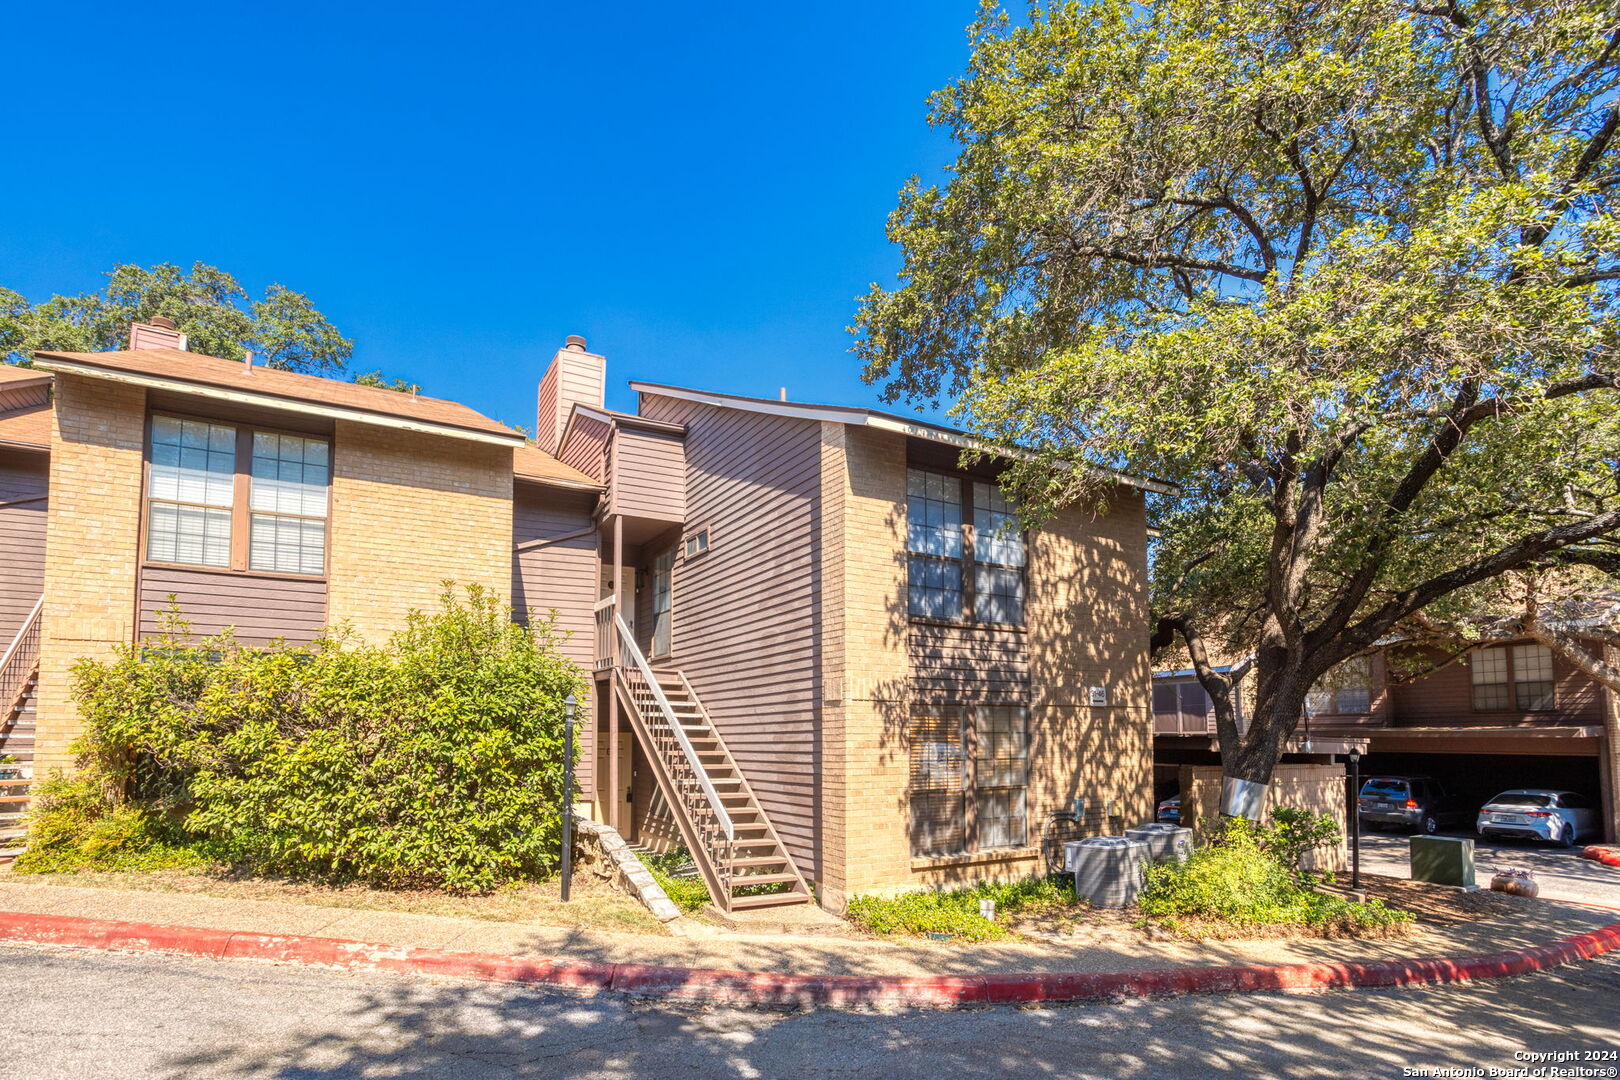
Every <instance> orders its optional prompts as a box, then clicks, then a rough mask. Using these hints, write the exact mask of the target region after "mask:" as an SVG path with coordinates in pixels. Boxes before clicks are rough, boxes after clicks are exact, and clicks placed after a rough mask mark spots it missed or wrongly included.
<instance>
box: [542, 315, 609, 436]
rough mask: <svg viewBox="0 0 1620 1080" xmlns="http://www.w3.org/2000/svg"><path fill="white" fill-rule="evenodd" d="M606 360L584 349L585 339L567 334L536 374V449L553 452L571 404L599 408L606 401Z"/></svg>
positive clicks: (566, 422)
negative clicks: (538, 394)
mask: <svg viewBox="0 0 1620 1080" xmlns="http://www.w3.org/2000/svg"><path fill="white" fill-rule="evenodd" d="M606 394H607V360H606V359H604V358H603V357H601V356H598V355H596V354H595V353H590V352H586V351H585V339H584V338H582V337H580V336H579V335H578V334H569V335H568V339H567V342H566V343H565V344H564V345H563V347H562V348H560V349H558V350H557V355H556V356H554V357H552V359H551V366H550V367H548V368H546V373H545V374H544V375H542V376H541V377H540V401H539V407H538V408H537V409H536V410H535V425H534V439H535V442H537V443H539V444H540V449H542V450H545V451H546V452H548V453H556V452H557V446H558V444H560V443H561V442H562V436H563V428H565V427H567V426H568V416H569V414H570V413H571V412H573V409H574V406H575V405H588V406H590V407H591V408H593V409H600V408H602V406H603V403H604V402H605V401H606V400H607V397H606Z"/></svg>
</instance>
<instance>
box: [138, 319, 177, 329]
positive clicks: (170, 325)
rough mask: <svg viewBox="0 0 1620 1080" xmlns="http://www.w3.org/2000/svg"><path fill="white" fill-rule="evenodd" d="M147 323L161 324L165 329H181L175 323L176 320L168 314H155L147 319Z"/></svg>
mask: <svg viewBox="0 0 1620 1080" xmlns="http://www.w3.org/2000/svg"><path fill="white" fill-rule="evenodd" d="M146 325H148V326H160V327H162V328H163V329H165V330H177V329H179V328H178V327H177V326H175V325H174V320H173V319H171V318H169V317H168V316H167V315H154V316H152V317H151V318H150V319H147V320H146Z"/></svg>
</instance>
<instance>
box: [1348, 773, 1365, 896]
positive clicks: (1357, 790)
mask: <svg viewBox="0 0 1620 1080" xmlns="http://www.w3.org/2000/svg"><path fill="white" fill-rule="evenodd" d="M1345 759H1346V760H1347V761H1349V762H1350V789H1349V796H1350V798H1349V803H1350V810H1349V813H1350V887H1351V888H1352V889H1359V888H1361V750H1360V748H1358V747H1356V746H1351V747H1350V752H1349V753H1348V754H1346V755H1345Z"/></svg>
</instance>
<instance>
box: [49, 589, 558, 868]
mask: <svg viewBox="0 0 1620 1080" xmlns="http://www.w3.org/2000/svg"><path fill="white" fill-rule="evenodd" d="M558 639H559V635H558V632H557V631H556V630H555V629H554V627H553V626H552V625H551V623H550V622H548V621H546V620H535V622H534V625H533V626H532V627H528V628H526V627H522V626H518V625H516V624H515V623H513V622H512V620H511V613H510V612H509V611H508V610H507V608H506V606H505V605H504V604H502V603H501V602H500V601H499V600H498V599H497V598H496V597H495V596H493V595H491V594H489V593H487V592H486V591H484V590H483V589H480V588H478V587H469V588H468V589H467V590H466V591H465V593H464V594H457V593H456V592H454V591H453V590H452V589H450V588H449V587H447V589H446V592H445V594H444V596H443V598H442V607H441V609H440V610H439V611H437V612H435V613H432V614H425V613H421V612H413V613H411V615H410V616H409V618H408V620H407V622H406V625H405V627H404V629H402V630H401V631H400V632H399V633H397V634H395V635H394V636H393V637H392V638H391V639H390V640H389V641H388V642H387V643H386V644H383V645H373V644H369V643H365V642H360V641H356V640H353V639H352V638H350V637H348V636H346V635H344V634H342V633H335V634H330V635H327V636H324V637H323V638H321V639H320V640H319V641H317V642H315V643H314V644H312V645H309V646H301V647H300V646H287V645H272V646H270V647H266V648H258V647H255V648H246V647H243V646H241V645H240V644H238V643H237V642H235V641H234V640H233V639H232V638H231V637H230V636H229V635H226V636H223V637H216V638H210V639H208V640H206V641H203V642H200V643H199V642H197V641H195V640H194V639H192V638H191V637H190V636H189V635H188V634H187V633H186V627H185V626H184V624H183V623H182V622H181V621H180V619H179V615H178V613H171V616H170V618H169V620H168V625H167V626H166V627H165V633H164V634H163V635H162V636H161V637H160V638H158V639H155V640H149V641H148V642H146V643H144V644H142V645H140V646H132V647H128V648H125V649H123V650H121V651H120V652H119V653H118V654H117V655H115V656H114V657H113V658H112V659H110V660H105V661H103V660H83V661H81V662H80V663H79V664H78V665H77V666H76V668H75V670H74V680H75V681H74V693H75V698H76V700H77V702H78V704H79V709H80V712H81V714H82V716H83V717H84V721H85V728H84V731H83V734H82V735H81V736H80V738H79V740H78V742H77V744H76V750H77V752H78V754H79V769H78V771H77V772H75V773H74V774H73V775H72V776H70V777H62V776H59V775H58V776H53V777H51V778H49V779H48V780H47V781H46V782H45V783H43V784H42V785H41V791H40V794H41V799H40V806H39V808H38V809H37V810H36V811H35V813H34V814H33V815H32V817H31V820H30V842H29V848H28V850H27V851H26V852H25V853H24V854H23V855H22V856H21V857H19V859H18V861H17V869H18V870H19V871H23V872H28V871H35V872H51V871H64V870H76V869H87V868H88V869H176V868H178V869H189V868H196V867H199V866H202V865H207V864H222V865H226V866H229V867H232V868H236V869H238V870H247V871H251V872H256V873H264V874H270V875H277V876H284V877H288V878H293V879H302V880H313V881H322V882H336V883H347V882H357V883H362V884H366V885H373V886H382V887H387V888H415V889H422V888H428V889H443V890H449V891H453V892H487V891H489V890H492V889H496V888H499V887H501V886H504V885H508V884H511V883H514V882H522V881H534V880H538V879H541V878H544V877H546V876H547V875H549V874H551V873H553V872H554V871H555V870H556V869H557V866H558V863H559V861H560V847H559V844H560V831H561V818H560V812H559V811H560V806H561V788H562V765H563V752H562V726H563V701H564V699H565V698H566V697H567V695H568V694H570V693H576V694H579V693H582V692H583V682H582V677H581V675H580V672H579V670H578V668H577V667H575V666H574V665H573V664H572V663H570V662H569V661H568V660H566V659H565V658H563V657H562V656H561V654H560V653H559V652H558V651H557V644H558Z"/></svg>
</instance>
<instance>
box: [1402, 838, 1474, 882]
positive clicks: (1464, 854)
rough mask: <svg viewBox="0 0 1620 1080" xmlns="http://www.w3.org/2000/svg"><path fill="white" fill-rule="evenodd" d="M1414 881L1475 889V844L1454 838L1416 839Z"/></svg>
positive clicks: (1413, 867)
mask: <svg viewBox="0 0 1620 1080" xmlns="http://www.w3.org/2000/svg"><path fill="white" fill-rule="evenodd" d="M1412 880H1413V881H1428V882H1432V883H1433V884H1435V885H1456V886H1459V887H1461V888H1465V889H1471V888H1473V887H1474V842H1473V841H1472V840H1458V839H1455V838H1453V837H1450V836H1414V837H1412Z"/></svg>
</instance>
